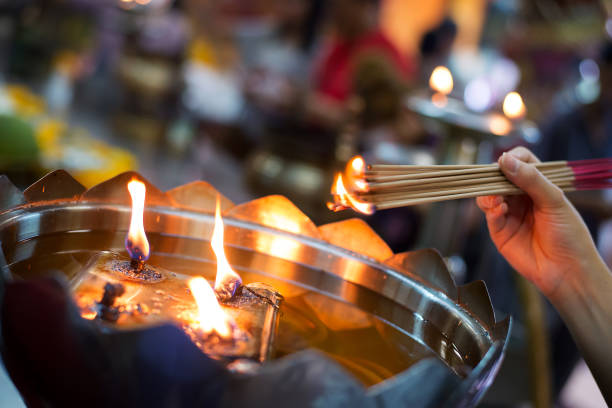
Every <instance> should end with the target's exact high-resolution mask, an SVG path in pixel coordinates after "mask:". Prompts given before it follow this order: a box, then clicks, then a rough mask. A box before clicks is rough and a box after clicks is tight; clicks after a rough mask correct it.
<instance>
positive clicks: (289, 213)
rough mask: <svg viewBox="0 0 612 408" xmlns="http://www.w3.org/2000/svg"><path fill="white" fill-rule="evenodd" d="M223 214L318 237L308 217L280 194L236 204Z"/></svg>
mask: <svg viewBox="0 0 612 408" xmlns="http://www.w3.org/2000/svg"><path fill="white" fill-rule="evenodd" d="M225 215H226V216H228V217H232V218H237V219H241V220H246V221H250V222H254V223H256V224H260V225H265V226H267V227H272V228H276V229H279V230H282V231H288V232H292V233H294V234H301V235H306V236H309V237H312V238H319V237H320V235H319V231H318V230H317V226H316V225H315V224H314V223H313V222H312V221H311V220H310V218H308V216H307V215H306V214H304V213H303V212H302V211H301V210H300V209H299V208H297V207H296V206H295V204H293V203H292V202H291V201H289V199H288V198H287V197H284V196H281V195H270V196H266V197H262V198H258V199H256V200H252V201H249V202H247V203H244V204H240V205H237V206H235V207H234V208H232V209H231V210H229V211H228V212H227V213H226V214H225Z"/></svg>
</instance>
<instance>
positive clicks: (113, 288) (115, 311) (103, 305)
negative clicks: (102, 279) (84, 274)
mask: <svg viewBox="0 0 612 408" xmlns="http://www.w3.org/2000/svg"><path fill="white" fill-rule="evenodd" d="M124 293H125V287H124V286H123V285H122V284H121V283H110V282H107V283H106V284H105V285H104V294H103V295H102V299H101V300H100V301H99V302H98V314H97V317H98V318H100V319H102V320H105V321H107V322H113V323H114V322H116V321H117V319H119V315H120V314H121V311H120V310H119V307H116V306H115V300H116V299H117V298H118V297H120V296H121V295H123V294H124Z"/></svg>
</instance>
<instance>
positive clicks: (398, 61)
mask: <svg viewBox="0 0 612 408" xmlns="http://www.w3.org/2000/svg"><path fill="white" fill-rule="evenodd" d="M330 6H331V9H330V25H331V30H332V38H331V40H330V41H329V42H328V44H326V46H325V48H324V50H323V51H322V58H321V60H320V62H319V64H318V66H317V68H316V71H315V73H314V77H313V87H314V92H313V93H312V94H311V95H310V97H309V98H308V100H307V103H306V108H307V112H308V113H309V114H310V115H312V116H313V117H314V118H316V119H317V120H319V121H321V122H323V123H327V124H331V125H334V124H337V123H339V122H341V121H342V120H343V119H344V118H345V117H346V114H347V113H350V111H351V109H352V108H353V107H351V106H350V105H351V104H350V103H348V102H349V99H350V97H351V96H353V95H354V94H355V93H356V92H355V83H356V82H357V80H356V76H357V74H358V72H359V67H360V63H361V62H363V61H364V60H368V59H369V60H370V61H376V62H377V63H378V64H379V67H380V68H379V71H381V72H382V71H386V74H387V76H394V77H396V78H394V79H396V80H397V82H403V81H407V80H410V79H412V78H413V75H414V64H413V63H412V61H410V60H408V59H407V58H406V56H404V55H402V54H401V53H400V52H399V51H398V49H397V48H396V47H395V46H394V45H393V43H391V41H390V40H389V39H388V38H387V36H386V35H385V34H384V33H383V32H382V31H381V30H380V27H379V26H378V12H379V2H378V1H377V0H334V1H332V2H331V4H330Z"/></svg>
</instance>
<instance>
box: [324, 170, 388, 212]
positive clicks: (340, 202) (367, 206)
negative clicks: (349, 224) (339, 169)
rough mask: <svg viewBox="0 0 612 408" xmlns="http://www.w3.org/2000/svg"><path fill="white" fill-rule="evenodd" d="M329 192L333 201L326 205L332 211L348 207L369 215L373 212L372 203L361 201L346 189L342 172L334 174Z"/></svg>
mask: <svg viewBox="0 0 612 408" xmlns="http://www.w3.org/2000/svg"><path fill="white" fill-rule="evenodd" d="M331 193H332V195H333V196H334V202H333V203H328V204H327V207H328V208H329V209H330V210H332V211H339V210H341V209H344V208H348V207H350V208H352V209H353V210H355V211H358V212H360V213H362V214H367V215H370V214H374V211H375V210H376V208H375V206H374V204H372V203H368V202H365V201H361V200H359V199H358V198H356V197H354V196H353V195H352V194H351V193H350V192H348V191H347V189H346V188H345V187H344V182H343V180H342V174H340V173H338V174H337V175H336V179H335V180H334V184H333V185H332V188H331Z"/></svg>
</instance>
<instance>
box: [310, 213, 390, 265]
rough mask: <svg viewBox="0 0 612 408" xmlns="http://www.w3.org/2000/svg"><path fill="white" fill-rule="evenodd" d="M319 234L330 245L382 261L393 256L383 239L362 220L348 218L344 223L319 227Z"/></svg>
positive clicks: (333, 223)
mask: <svg viewBox="0 0 612 408" xmlns="http://www.w3.org/2000/svg"><path fill="white" fill-rule="evenodd" d="M319 232H320V233H321V236H322V237H323V239H324V240H325V241H327V242H329V243H330V244H333V245H336V246H339V247H342V248H345V249H348V250H349V251H353V252H356V253H358V254H363V255H366V256H369V257H371V258H374V259H376V260H378V261H384V260H385V259H389V258H391V257H392V256H393V251H392V250H391V248H389V246H388V245H387V244H386V243H385V241H383V239H382V238H381V237H380V236H379V235H378V234H377V233H376V232H375V231H374V230H373V229H372V228H371V227H370V226H369V225H368V224H367V223H366V222H365V221H364V220H362V219H360V218H350V219H348V220H344V221H338V222H332V223H330V224H325V225H321V226H320V227H319Z"/></svg>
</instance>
